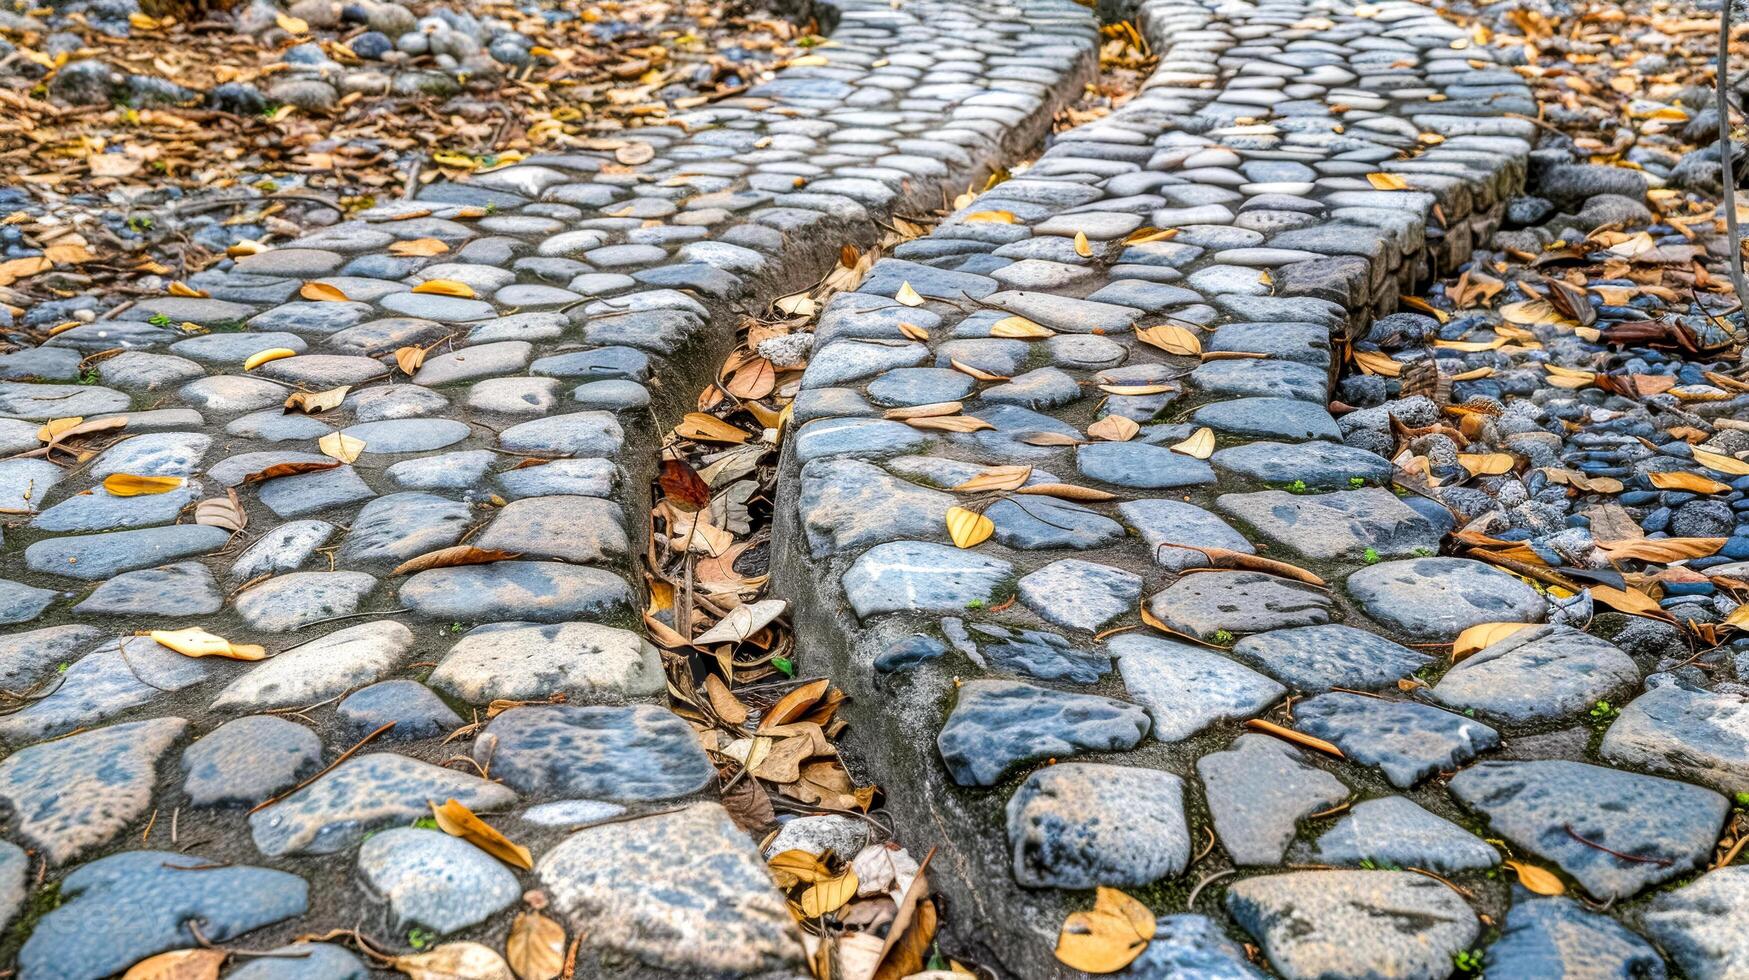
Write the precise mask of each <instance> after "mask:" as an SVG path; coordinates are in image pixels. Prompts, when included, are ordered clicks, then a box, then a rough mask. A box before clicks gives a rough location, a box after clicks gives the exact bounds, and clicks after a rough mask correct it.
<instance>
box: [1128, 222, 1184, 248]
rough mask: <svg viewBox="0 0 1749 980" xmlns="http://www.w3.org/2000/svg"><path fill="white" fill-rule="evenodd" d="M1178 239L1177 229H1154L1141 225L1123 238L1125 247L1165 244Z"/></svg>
mask: <svg viewBox="0 0 1749 980" xmlns="http://www.w3.org/2000/svg"><path fill="white" fill-rule="evenodd" d="M1177 237H1178V229H1177V228H1154V227H1150V226H1148V225H1143V226H1142V227H1140V228H1137V229H1136V230H1135V231H1132V232H1130V233H1129V234H1127V235H1125V236H1124V238H1123V243H1124V244H1125V245H1147V244H1149V243H1151V242H1167V241H1171V240H1172V239H1174V238H1177Z"/></svg>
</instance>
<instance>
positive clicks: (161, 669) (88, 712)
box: [0, 636, 214, 744]
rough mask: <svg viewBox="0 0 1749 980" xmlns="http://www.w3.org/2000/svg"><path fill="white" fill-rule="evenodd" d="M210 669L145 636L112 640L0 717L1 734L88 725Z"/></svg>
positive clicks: (41, 733) (16, 739) (33, 734)
mask: <svg viewBox="0 0 1749 980" xmlns="http://www.w3.org/2000/svg"><path fill="white" fill-rule="evenodd" d="M213 669H214V668H213V666H212V662H211V661H201V660H192V659H190V658H188V657H184V656H183V655H181V654H179V653H175V652H173V651H171V650H170V649H168V648H167V647H162V646H159V645H158V644H157V643H155V642H153V641H152V640H149V639H147V638H145V637H135V636H128V637H123V638H121V639H117V640H111V641H110V642H108V643H105V644H103V645H102V646H100V647H98V648H97V649H95V650H93V651H91V652H90V653H87V654H86V655H85V656H84V657H81V658H80V659H78V660H76V661H74V662H73V663H72V664H71V665H69V666H68V667H67V669H66V671H64V672H63V673H62V674H61V678H60V682H59V683H58V684H56V685H54V687H53V688H52V689H50V690H49V691H47V692H46V693H45V695H44V696H42V697H40V698H38V699H37V700H34V701H31V702H29V703H27V704H26V705H25V706H24V707H22V708H19V709H18V710H16V711H14V712H13V713H12V714H9V715H6V716H5V717H3V718H0V737H4V738H6V739H7V740H9V741H11V742H13V743H14V744H21V743H23V742H26V741H34V740H36V739H39V738H45V737H48V736H51V735H59V734H61V733H63V732H70V731H72V730H74V729H76V728H83V727H86V726H88V725H93V724H96V723H97V722H100V721H103V720H104V719H106V718H113V717H115V716H116V715H118V714H121V713H122V712H123V711H126V710H127V709H129V708H132V707H135V706H137V705H142V704H147V703H149V702H151V701H153V700H156V699H157V698H159V697H161V696H162V695H165V694H169V693H174V692H176V691H180V690H183V689H184V688H188V687H192V686H194V685H196V684H199V683H201V682H202V681H205V680H206V679H207V677H208V676H210V675H211V674H212V672H213Z"/></svg>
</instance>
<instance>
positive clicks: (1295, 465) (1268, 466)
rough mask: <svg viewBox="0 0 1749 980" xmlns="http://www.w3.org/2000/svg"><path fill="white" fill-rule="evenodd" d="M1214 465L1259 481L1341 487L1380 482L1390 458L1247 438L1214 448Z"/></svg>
mask: <svg viewBox="0 0 1749 980" xmlns="http://www.w3.org/2000/svg"><path fill="white" fill-rule="evenodd" d="M1209 462H1211V463H1213V464H1214V466H1215V468H1216V469H1218V470H1221V471H1222V472H1225V473H1231V474H1234V475H1236V476H1242V477H1245V478H1246V479H1250V480H1255V481H1257V482H1259V483H1284V484H1285V483H1292V482H1294V481H1295V480H1299V481H1301V482H1302V483H1304V484H1305V485H1306V486H1307V487H1310V488H1312V489H1316V490H1335V489H1343V488H1346V487H1348V486H1350V485H1351V481H1353V480H1355V479H1357V478H1358V479H1363V480H1369V481H1375V482H1382V481H1384V480H1388V479H1390V477H1391V462H1390V460H1388V459H1385V458H1384V457H1383V456H1380V455H1378V454H1377V453H1370V452H1367V451H1366V450H1364V449H1356V448H1355V447H1353V446H1345V445H1342V444H1341V443H1332V442H1317V441H1314V442H1300V443H1282V442H1248V443H1245V444H1244V445H1242V446H1228V447H1227V448H1225V449H1217V450H1215V454H1214V455H1213V456H1211V457H1209Z"/></svg>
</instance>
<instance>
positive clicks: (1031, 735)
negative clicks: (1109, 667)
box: [936, 680, 1148, 786]
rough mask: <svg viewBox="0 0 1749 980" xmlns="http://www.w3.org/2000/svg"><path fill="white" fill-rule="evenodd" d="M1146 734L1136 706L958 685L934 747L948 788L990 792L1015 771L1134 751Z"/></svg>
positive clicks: (1002, 686) (987, 684)
mask: <svg viewBox="0 0 1749 980" xmlns="http://www.w3.org/2000/svg"><path fill="white" fill-rule="evenodd" d="M1147 732H1148V716H1147V714H1146V713H1145V712H1144V711H1143V710H1142V709H1141V708H1139V707H1137V706H1135V705H1133V704H1125V703H1124V702H1122V701H1114V700H1112V699H1110V698H1103V697H1099V696H1098V695H1093V694H1072V693H1069V692H1065V691H1053V690H1050V689H1048V688H1043V687H1034V686H1032V685H1030V684H1021V683H1018V682H1015V681H997V680H975V681H967V682H966V683H964V684H961V685H960V688H959V702H958V703H957V704H955V705H954V708H953V713H952V714H950V715H948V718H947V723H946V724H945V725H943V726H942V729H941V734H940V735H939V736H937V737H936V746H937V748H938V749H939V750H940V751H941V758H942V761H943V762H945V763H946V764H947V769H948V773H949V774H950V775H951V776H952V777H953V781H954V782H956V783H958V784H960V785H961V786H993V785H995V784H996V783H997V782H998V781H1000V780H1001V778H1002V776H1003V774H1004V773H1006V772H1007V771H1008V770H1009V769H1011V768H1013V767H1014V766H1017V765H1020V764H1023V763H1027V762H1033V761H1036V760H1039V759H1046V758H1061V757H1063V756H1069V755H1075V754H1077V753H1080V752H1112V751H1118V750H1124V749H1132V748H1135V746H1136V744H1137V743H1139V742H1140V741H1141V740H1142V736H1143V735H1146V734H1147Z"/></svg>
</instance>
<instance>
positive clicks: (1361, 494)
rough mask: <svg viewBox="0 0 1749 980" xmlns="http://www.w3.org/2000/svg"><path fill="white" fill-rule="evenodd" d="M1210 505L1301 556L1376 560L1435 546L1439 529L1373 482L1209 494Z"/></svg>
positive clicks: (1324, 558)
mask: <svg viewBox="0 0 1749 980" xmlns="http://www.w3.org/2000/svg"><path fill="white" fill-rule="evenodd" d="M1215 506H1216V507H1218V508H1220V509H1221V511H1222V512H1224V513H1226V514H1229V515H1231V516H1233V517H1235V518H1237V519H1238V520H1240V521H1242V522H1244V523H1245V524H1248V525H1250V526H1251V528H1253V529H1254V530H1255V531H1256V532H1257V533H1258V534H1260V535H1261V536H1262V537H1263V538H1264V539H1266V540H1267V541H1269V542H1270V543H1271V544H1272V545H1274V546H1275V547H1276V548H1278V549H1280V551H1282V552H1287V553H1291V554H1299V555H1304V556H1305V557H1307V558H1313V559H1319V560H1324V561H1334V560H1337V559H1348V560H1358V559H1360V558H1363V557H1364V558H1367V559H1368V560H1376V559H1378V558H1381V557H1383V558H1398V557H1406V556H1409V555H1415V554H1427V553H1432V552H1436V551H1438V550H1439V538H1440V535H1439V532H1438V531H1436V530H1435V529H1434V527H1433V525H1432V524H1431V523H1430V522H1429V521H1428V520H1427V518H1425V517H1422V516H1421V514H1420V512H1419V511H1417V510H1415V509H1414V508H1413V507H1410V506H1409V505H1408V504H1405V503H1403V502H1402V501H1401V500H1399V499H1397V495H1396V494H1394V493H1392V492H1391V491H1389V490H1385V489H1382V488H1379V487H1368V488H1366V489H1362V490H1341V491H1337V492H1335V493H1324V494H1293V493H1288V492H1286V491H1283V490H1263V491H1259V492H1257V493H1228V494H1222V495H1221V496H1219V497H1217V498H1215ZM1278 553H1280V552H1278Z"/></svg>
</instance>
